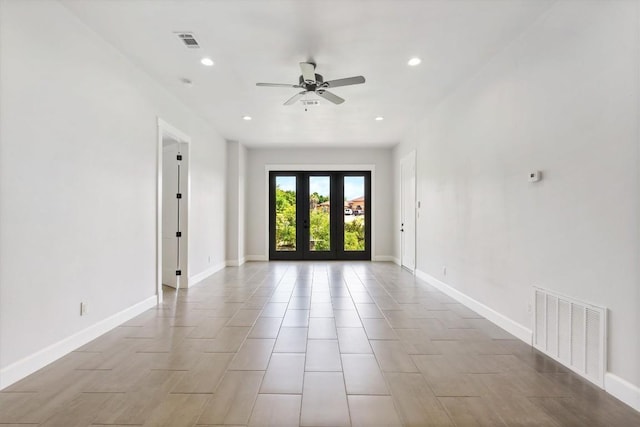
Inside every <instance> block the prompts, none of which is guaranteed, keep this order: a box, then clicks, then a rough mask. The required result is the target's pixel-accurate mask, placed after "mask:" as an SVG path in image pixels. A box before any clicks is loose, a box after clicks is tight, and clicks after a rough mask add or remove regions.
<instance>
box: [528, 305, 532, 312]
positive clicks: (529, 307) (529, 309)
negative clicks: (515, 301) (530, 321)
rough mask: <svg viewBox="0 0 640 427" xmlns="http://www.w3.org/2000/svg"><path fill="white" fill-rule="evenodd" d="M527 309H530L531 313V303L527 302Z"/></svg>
mask: <svg viewBox="0 0 640 427" xmlns="http://www.w3.org/2000/svg"><path fill="white" fill-rule="evenodd" d="M527 311H528V312H529V313H531V311H532V308H531V303H529V304H527Z"/></svg>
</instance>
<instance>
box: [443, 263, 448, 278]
mask: <svg viewBox="0 0 640 427" xmlns="http://www.w3.org/2000/svg"><path fill="white" fill-rule="evenodd" d="M442 275H443V276H446V275H447V266H446V265H443V266H442Z"/></svg>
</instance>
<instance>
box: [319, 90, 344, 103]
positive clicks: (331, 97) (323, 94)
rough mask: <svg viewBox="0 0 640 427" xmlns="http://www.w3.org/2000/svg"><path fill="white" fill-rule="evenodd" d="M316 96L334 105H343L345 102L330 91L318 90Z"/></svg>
mask: <svg viewBox="0 0 640 427" xmlns="http://www.w3.org/2000/svg"><path fill="white" fill-rule="evenodd" d="M316 94H318V96H320V97H322V98H324V99H326V100H327V101H331V102H333V103H334V104H342V103H343V102H344V99H342V98H340V97H339V96H338V95H334V94H333V93H331V92H329V91H328V90H317V91H316Z"/></svg>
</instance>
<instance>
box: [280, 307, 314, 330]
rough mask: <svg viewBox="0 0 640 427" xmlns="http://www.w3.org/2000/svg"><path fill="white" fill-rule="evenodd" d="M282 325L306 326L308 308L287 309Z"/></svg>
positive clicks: (307, 323)
mask: <svg viewBox="0 0 640 427" xmlns="http://www.w3.org/2000/svg"><path fill="white" fill-rule="evenodd" d="M282 326H283V327H286V328H306V327H307V326H309V310H289V309H287V312H286V313H285V315H284V320H283V321H282Z"/></svg>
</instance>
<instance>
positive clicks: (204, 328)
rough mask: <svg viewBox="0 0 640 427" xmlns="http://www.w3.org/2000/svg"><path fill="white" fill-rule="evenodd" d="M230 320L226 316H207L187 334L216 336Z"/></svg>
mask: <svg viewBox="0 0 640 427" xmlns="http://www.w3.org/2000/svg"><path fill="white" fill-rule="evenodd" d="M228 321H229V319H228V318H226V317H207V318H205V319H204V320H203V321H202V322H201V323H199V324H198V326H196V327H195V328H194V329H193V330H192V331H191V332H190V333H189V335H187V337H188V338H215V337H216V335H218V332H220V330H221V329H222V328H223V327H224V326H225V324H226V323H227V322H228Z"/></svg>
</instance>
